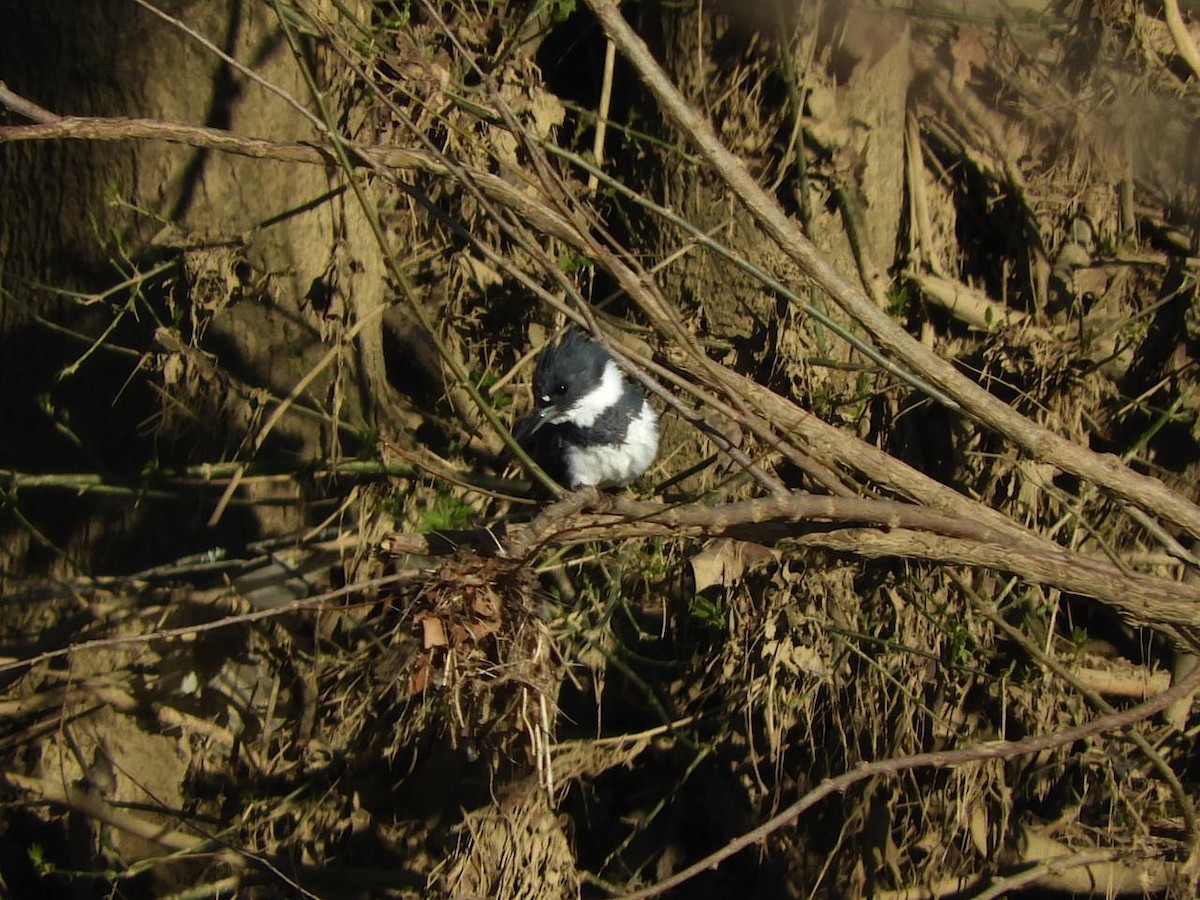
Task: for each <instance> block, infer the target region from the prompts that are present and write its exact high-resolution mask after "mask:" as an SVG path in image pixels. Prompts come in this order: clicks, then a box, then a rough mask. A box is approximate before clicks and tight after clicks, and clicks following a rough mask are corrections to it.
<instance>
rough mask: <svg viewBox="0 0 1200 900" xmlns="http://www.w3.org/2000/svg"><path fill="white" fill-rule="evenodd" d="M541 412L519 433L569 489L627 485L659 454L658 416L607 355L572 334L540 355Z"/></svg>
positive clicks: (537, 394) (537, 392)
mask: <svg viewBox="0 0 1200 900" xmlns="http://www.w3.org/2000/svg"><path fill="white" fill-rule="evenodd" d="M533 393H534V400H535V402H536V403H537V409H536V410H535V411H534V412H533V413H531V414H530V415H528V416H526V417H525V418H524V419H522V420H521V421H520V422H518V423H517V427H516V428H515V429H513V436H514V437H516V439H517V441H518V442H519V443H520V444H521V446H522V447H524V448H525V452H527V453H528V454H529V455H530V456H532V457H533V458H534V460H536V461H537V464H538V465H539V466H541V467H542V468H543V469H545V470H546V474H548V475H549V476H550V477H551V478H553V479H554V480H555V481H557V482H558V483H559V484H561V485H563V486H564V487H566V488H569V489H570V490H573V491H574V490H578V489H579V488H581V487H584V486H585V485H592V484H594V485H596V486H598V487H622V486H624V485H626V484H629V482H631V481H633V480H634V479H635V478H637V477H638V476H639V475H641V474H642V473H643V472H645V471H646V469H648V468H649V467H650V464H651V463H652V462H654V457H655V455H656V454H657V453H658V416H657V414H656V413H655V412H654V408H653V407H652V406H651V405H650V401H649V400H647V399H646V395H645V394H644V393H642V389H641V388H640V387H638V386H637V385H636V384H635V383H634V382H632V381H630V380H627V379H626V378H625V376H623V375H622V374H621V370H620V369H618V368H617V364H616V362H614V361H613V358H612V356H611V355H610V354H609V352H608V351H607V350H605V349H604V348H603V347H601V346H600V345H599V344H597V343H596V342H595V341H592V340H591V339H589V338H588V337H587V336H586V335H584V334H583V333H582V332H579V331H576V330H575V329H572V330H570V331H568V332H567V333H566V334H565V335H564V336H563V338H562V340H561V341H559V342H558V343H557V344H555V345H554V346H552V347H547V348H546V349H545V350H543V351H542V355H541V356H540V357H538V363H537V369H536V370H535V371H534V375H533Z"/></svg>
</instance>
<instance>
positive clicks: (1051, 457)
mask: <svg viewBox="0 0 1200 900" xmlns="http://www.w3.org/2000/svg"><path fill="white" fill-rule="evenodd" d="M588 6H589V7H591V9H592V11H593V12H594V13H595V15H596V17H597V18H598V19H599V20H600V22H601V23H602V24H603V26H604V30H605V33H606V34H607V35H608V36H609V38H610V39H611V40H612V41H613V42H614V43H615V44H616V45H617V47H618V48H619V49H620V50H621V52H622V53H623V54H624V55H625V58H626V59H627V60H628V61H629V63H630V64H631V65H632V66H633V68H634V69H635V70H636V71H637V73H638V75H639V77H640V78H641V80H642V82H643V83H644V84H645V85H646V87H647V88H649V89H650V91H651V92H652V93H653V94H654V95H655V97H657V98H658V101H659V103H660V104H661V106H662V108H663V110H664V111H665V112H666V113H667V115H669V116H670V117H671V119H672V120H674V122H675V123H676V125H678V126H679V128H680V129H681V130H682V131H683V132H684V133H685V134H686V135H688V136H689V137H690V138H691V139H692V140H693V141H694V142H695V144H696V145H697V146H698V147H699V148H700V151H701V154H702V155H703V156H704V157H705V158H706V159H707V160H708V162H709V164H710V165H711V166H712V167H713V169H714V170H716V172H717V173H718V174H719V175H720V176H721V177H722V178H724V179H725V182H726V184H728V185H729V187H730V188H731V189H732V190H733V191H734V193H736V194H737V196H738V198H739V199H740V200H741V201H742V203H743V204H744V205H745V207H746V208H747V209H748V210H749V211H750V213H751V214H752V215H753V216H754V217H755V219H756V220H757V221H758V223H759V225H760V226H762V228H763V229H764V230H765V231H766V232H767V233H768V234H769V235H770V236H771V238H772V239H773V240H774V241H775V242H776V243H777V244H778V245H779V247H780V248H781V249H782V250H783V251H784V252H785V253H787V254H788V256H789V257H791V259H792V260H793V261H794V262H795V263H796V264H797V265H799V266H800V267H801V269H803V270H804V272H805V273H806V274H808V275H809V276H810V277H811V278H812V279H813V280H814V281H815V282H816V283H817V284H818V285H819V286H820V287H821V288H822V289H823V290H824V291H825V292H826V293H827V294H828V295H829V296H830V298H831V299H832V300H833V301H834V302H835V303H836V304H837V305H838V306H839V307H841V308H842V310H843V311H844V312H845V313H846V314H847V315H849V316H850V317H851V318H853V319H854V320H855V321H857V322H858V323H859V324H861V325H862V326H863V328H865V329H866V330H867V332H868V333H869V334H871V335H872V336H873V337H874V338H875V339H876V340H877V341H878V342H879V344H880V346H881V347H882V348H883V349H884V350H886V351H887V352H889V353H891V354H893V355H894V356H895V357H896V358H897V359H899V360H901V361H902V362H904V363H905V364H906V365H908V366H910V367H911V368H912V369H913V370H914V371H916V372H917V373H918V374H920V375H921V376H922V377H923V378H925V379H927V380H928V381H930V382H931V383H932V384H934V385H935V386H936V387H938V388H939V389H941V390H942V391H944V392H945V393H946V394H948V395H949V396H950V397H951V398H953V399H954V400H955V401H956V402H957V403H958V404H959V405H960V406H961V407H962V409H963V411H964V412H965V413H967V414H968V415H970V416H971V417H972V418H974V419H976V420H977V421H979V422H982V423H983V424H985V425H988V426H990V427H991V428H993V429H995V430H996V431H997V432H999V433H1000V434H1002V435H1004V437H1006V438H1008V439H1009V440H1011V441H1012V442H1013V443H1015V444H1017V445H1018V446H1019V447H1021V448H1022V449H1023V450H1024V451H1025V452H1026V453H1028V454H1029V455H1030V456H1031V457H1033V458H1034V459H1038V460H1044V461H1046V462H1049V463H1051V464H1052V465H1054V466H1056V467H1057V468H1059V469H1061V470H1063V471H1064V472H1070V473H1071V474H1073V475H1077V476H1079V477H1080V478H1085V479H1087V480H1088V481H1091V482H1093V483H1095V484H1096V485H1098V486H1100V487H1102V488H1104V489H1106V490H1108V491H1110V492H1111V493H1113V494H1115V495H1116V496H1118V497H1121V498H1123V499H1125V500H1128V501H1129V502H1130V503H1133V504H1135V505H1137V506H1140V507H1141V508H1142V509H1144V510H1146V511H1147V512H1151V513H1154V514H1156V515H1161V516H1163V517H1164V518H1166V519H1168V520H1169V521H1171V522H1173V523H1175V524H1176V525H1178V526H1180V527H1181V528H1184V529H1186V530H1187V531H1189V532H1190V533H1191V534H1192V535H1194V536H1196V537H1200V507H1197V506H1196V504H1194V503H1192V502H1190V501H1188V500H1186V499H1185V498H1184V497H1182V496H1180V495H1179V494H1177V493H1175V492H1174V491H1171V490H1170V489H1169V488H1167V487H1166V485H1164V484H1163V483H1162V482H1161V481H1159V480H1157V479H1155V478H1151V477H1149V476H1146V475H1141V474H1138V473H1136V472H1134V471H1132V470H1130V469H1129V468H1128V467H1126V466H1124V465H1122V464H1121V462H1120V461H1119V460H1118V459H1117V458H1116V457H1113V456H1110V455H1106V454H1099V453H1095V452H1093V451H1091V450H1088V449H1086V448H1084V447H1081V446H1079V445H1078V444H1076V443H1074V442H1072V441H1069V440H1067V439H1066V438H1063V437H1062V436H1061V435H1058V434H1055V433H1054V432H1052V431H1050V430H1049V429H1047V428H1045V427H1043V426H1041V425H1038V424H1036V423H1035V422H1032V421H1030V420H1029V419H1027V418H1025V417H1024V416H1022V415H1021V414H1020V413H1018V412H1017V411H1016V410H1014V409H1012V408H1011V407H1010V406H1008V405H1007V404H1006V403H1004V402H1003V401H1001V400H999V399H998V398H996V397H994V396H992V395H991V394H989V393H988V392H987V391H985V390H984V389H983V388H981V387H979V385H977V384H975V383H974V382H972V381H970V380H969V379H967V378H965V377H964V376H962V375H961V374H959V373H958V372H957V371H956V370H955V369H954V367H953V366H952V365H951V364H950V363H948V362H947V361H946V360H944V359H942V358H941V357H939V356H938V355H937V354H935V353H934V352H933V351H932V350H930V349H929V348H927V347H925V346H924V345H922V344H921V343H920V342H919V341H917V340H916V339H915V338H913V337H912V336H911V335H909V334H908V333H907V332H906V331H904V330H903V329H902V328H901V327H900V326H899V325H897V324H896V323H895V322H894V321H892V319H891V318H889V317H888V315H887V313H886V312H885V311H883V310H881V309H879V308H878V307H877V306H875V304H874V303H872V302H871V299H870V298H869V297H868V296H867V295H866V293H864V291H863V290H862V289H861V288H860V287H858V286H856V285H854V284H852V283H851V282H850V281H849V280H848V279H846V278H845V277H844V276H842V275H841V273H839V272H838V271H837V270H836V269H834V267H833V266H832V265H831V264H830V263H829V261H828V260H827V259H826V258H825V257H824V256H823V255H822V254H821V253H820V251H819V250H817V248H816V246H815V245H814V244H813V243H812V242H811V241H809V240H808V238H806V237H805V236H804V233H803V232H802V231H801V229H800V226H799V225H798V224H797V223H796V222H795V221H793V220H792V219H791V218H790V217H789V216H788V215H787V214H786V213H785V212H784V211H783V209H782V208H780V206H779V204H778V203H776V202H775V200H774V199H773V198H772V197H770V196H769V195H768V194H767V193H766V192H765V191H764V190H763V189H762V187H761V186H760V185H759V184H758V182H756V181H755V180H754V177H753V176H752V175H751V174H750V172H749V171H748V170H747V168H746V166H745V164H744V163H743V162H742V161H741V160H740V159H739V158H738V157H737V156H736V155H734V154H733V153H731V152H730V151H729V150H728V149H727V148H726V147H725V146H724V145H723V144H722V143H721V141H720V139H719V138H718V137H717V135H716V133H715V132H714V131H713V128H712V126H711V124H710V123H709V122H708V120H707V119H706V118H705V117H704V116H703V115H702V114H701V112H700V111H699V110H697V109H696V108H695V107H694V106H693V105H692V104H691V103H689V102H688V100H687V99H686V98H685V97H684V96H683V95H682V94H681V93H680V92H679V89H678V88H676V87H675V85H674V84H672V83H671V81H670V79H669V78H668V77H667V74H666V73H665V72H664V71H663V69H662V67H661V66H659V64H658V63H657V62H656V61H655V60H654V57H653V56H652V55H651V53H650V49H649V48H648V47H647V46H646V43H645V42H644V41H643V40H642V39H641V38H640V37H639V36H638V35H637V34H636V33H635V32H634V31H633V29H632V28H631V27H630V26H629V23H628V22H626V21H625V19H624V18H623V17H622V15H621V12H620V7H619V5H618V4H617V3H616V2H615V0H588Z"/></svg>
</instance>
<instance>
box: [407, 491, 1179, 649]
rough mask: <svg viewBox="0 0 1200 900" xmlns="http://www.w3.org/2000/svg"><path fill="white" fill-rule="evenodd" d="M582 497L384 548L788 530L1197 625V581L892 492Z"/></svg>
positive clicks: (762, 534)
mask: <svg viewBox="0 0 1200 900" xmlns="http://www.w3.org/2000/svg"><path fill="white" fill-rule="evenodd" d="M578 497H579V495H578V494H577V495H572V496H568V497H567V499H566V500H564V501H561V502H560V503H558V504H554V505H552V506H550V507H548V508H547V509H546V510H545V511H544V512H543V513H542V514H541V515H539V516H538V518H537V519H536V520H535V521H534V522H533V523H527V524H518V525H510V526H509V527H508V528H507V530H506V532H505V533H504V534H503V535H502V536H500V537H499V539H498V537H497V534H496V532H495V531H493V530H491V529H487V530H483V531H464V532H443V533H434V534H405V533H397V534H393V535H391V536H390V537H388V538H387V539H386V540H385V541H384V544H383V549H384V551H385V552H388V553H393V554H396V555H402V554H407V553H412V554H418V555H438V554H447V553H452V552H455V551H458V550H460V549H463V548H468V549H472V550H475V551H476V552H478V553H482V554H489V555H490V554H493V553H495V552H497V549H499V550H500V551H501V552H503V553H504V554H505V555H507V556H509V557H510V558H523V557H524V556H525V555H526V554H527V553H528V552H530V551H531V550H534V549H537V548H538V547H540V546H541V545H542V544H547V545H551V546H556V547H564V546H571V545H574V544H585V543H589V542H592V541H607V542H611V541H615V540H632V539H641V538H648V537H676V538H679V537H705V538H711V537H719V536H731V537H737V538H740V539H743V540H751V541H757V542H759V543H775V542H777V541H780V540H783V539H787V540H788V541H789V542H790V543H791V544H792V545H793V546H794V547H801V548H803V547H812V548H821V549H825V550H833V551H837V552H841V553H848V554H852V555H855V556H859V557H864V558H868V559H878V558H886V557H900V558H907V559H922V560H927V561H929V562H937V563H949V564H957V565H967V566H982V567H986V568H992V569H998V570H1000V571H1004V572H1011V573H1013V574H1015V575H1017V576H1019V577H1020V578H1022V579H1024V580H1025V581H1028V582H1032V583H1035V584H1048V585H1052V586H1054V587H1057V588H1060V589H1062V590H1064V591H1068V592H1070V593H1075V594H1081V595H1083V596H1086V597H1092V598H1094V599H1096V600H1099V601H1101V602H1103V603H1106V604H1108V605H1109V606H1111V607H1113V608H1114V609H1116V610H1117V611H1118V612H1120V614H1121V615H1122V616H1124V617H1125V618H1126V619H1128V620H1129V621H1131V622H1134V623H1137V624H1142V625H1148V626H1151V627H1156V628H1161V629H1165V630H1167V631H1170V630H1171V627H1172V626H1196V627H1200V586H1195V585H1190V584H1183V583H1179V582H1175V581H1168V580H1167V579H1163V578H1156V577H1154V576H1152V575H1144V574H1140V573H1128V572H1123V571H1122V570H1121V569H1119V568H1117V567H1116V566H1114V565H1112V564H1111V563H1108V562H1104V561H1102V560H1098V559H1093V558H1091V557H1087V556H1083V555H1081V554H1079V553H1073V552H1070V551H1068V550H1064V549H1063V548H1061V547H1058V546H1056V545H1054V544H1051V543H1049V542H1048V541H1046V542H1040V541H1034V540H1032V539H1031V540H1029V541H1021V540H1015V539H1014V537H1013V535H1012V534H1011V533H1009V532H1008V531H1005V530H1002V529H998V528H996V527H994V526H993V525H992V524H991V523H990V522H987V521H985V520H981V519H979V518H977V517H971V516H962V515H955V514H948V513H942V512H938V511H935V510H931V509H927V508H925V507H920V506H915V505H913V504H908V503H900V502H897V501H892V500H869V499H860V498H853V497H824V496H817V495H812V494H788V495H785V496H771V497H765V498H760V499H756V500H742V501H738V502H734V503H726V504H721V505H715V506H705V505H702V504H698V503H692V504H688V505H686V506H664V505H662V504H661V503H655V502H649V501H637V500H628V499H622V498H619V497H611V496H600V497H598V498H597V499H596V503H595V504H594V506H593V511H592V512H581V511H580V510H581V504H580V503H579V502H578ZM830 526H835V527H833V528H831V527H830Z"/></svg>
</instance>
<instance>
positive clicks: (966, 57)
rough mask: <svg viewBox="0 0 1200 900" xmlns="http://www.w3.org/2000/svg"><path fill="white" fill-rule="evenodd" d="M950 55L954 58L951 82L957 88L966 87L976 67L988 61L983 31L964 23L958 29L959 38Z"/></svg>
mask: <svg viewBox="0 0 1200 900" xmlns="http://www.w3.org/2000/svg"><path fill="white" fill-rule="evenodd" d="M950 57H951V58H952V59H953V60H954V72H953V73H952V74H951V76H950V80H951V82H953V84H954V86H955V87H957V88H964V87H966V86H967V82H968V81H970V80H971V73H972V71H973V70H975V69H981V68H983V64H984V63H986V62H987V50H986V49H985V48H984V46H983V32H982V31H980V30H979V29H978V28H976V27H975V26H974V25H963V26H962V27H961V28H959V29H958V39H957V40H955V42H954V45H953V46H952V47H951V48H950Z"/></svg>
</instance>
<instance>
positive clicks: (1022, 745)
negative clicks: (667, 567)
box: [623, 667, 1200, 900]
mask: <svg viewBox="0 0 1200 900" xmlns="http://www.w3.org/2000/svg"><path fill="white" fill-rule="evenodd" d="M1197 688H1200V667H1197V668H1196V669H1195V670H1193V671H1192V673H1191V674H1189V675H1188V677H1187V678H1185V679H1184V680H1183V681H1180V682H1179V683H1178V684H1176V685H1175V686H1174V687H1172V688H1171V689H1170V690H1168V691H1164V692H1163V693H1161V694H1159V695H1158V696H1157V697H1153V698H1151V699H1150V700H1147V701H1146V702H1145V703H1141V704H1138V705H1137V706H1134V707H1132V708H1130V709H1127V710H1124V711H1122V712H1117V713H1113V714H1111V715H1107V716H1101V717H1100V718H1099V719H1096V720H1094V721H1092V722H1087V723H1084V724H1083V725H1076V726H1075V727H1074V728H1068V729H1067V730H1066V731H1060V732H1058V733H1057V734H1047V735H1038V736H1036V737H1031V738H1026V739H1025V740H1023V741H987V742H985V743H980V744H974V745H972V746H969V747H963V748H962V749H960V750H948V751H942V752H935V753H917V754H915V755H913V756H902V757H897V758H895V759H882V760H879V761H878V762H873V763H863V764H861V765H860V766H858V768H856V769H854V770H853V771H850V772H845V773H844V774H842V775H839V776H837V777H836V778H829V779H826V780H825V781H823V782H821V784H820V785H819V786H817V787H816V788H814V789H813V790H811V791H809V792H808V793H807V794H805V795H804V796H803V797H801V798H800V799H799V800H797V801H796V802H795V803H793V804H792V805H791V806H789V807H788V808H787V809H785V810H783V812H781V813H779V814H778V815H775V816H772V817H771V818H770V819H768V820H767V821H766V822H764V823H763V824H762V825H760V826H758V827H757V828H755V829H754V830H752V831H748V832H746V833H745V834H743V835H742V836H741V837H739V838H736V839H735V840H732V841H730V842H729V843H728V844H726V845H725V846H724V847H722V848H721V849H720V850H718V851H716V852H715V853H710V854H709V855H708V856H706V857H704V858H703V859H701V860H700V861H699V862H697V863H693V864H692V865H690V866H688V867H687V868H686V869H684V870H683V871H681V872H678V873H676V874H675V875H672V876H671V877H670V878H666V879H664V880H662V881H660V882H658V883H657V884H654V885H652V886H650V887H648V888H645V889H643V890H640V891H634V892H633V893H631V894H625V895H623V900H639V898H643V897H657V896H658V895H659V894H663V893H665V892H667V891H669V890H671V888H674V887H678V886H679V885H681V884H683V883H685V882H687V881H689V880H690V879H692V878H694V877H696V876H697V875H699V874H700V873H701V872H704V871H706V870H708V869H715V868H716V867H717V866H719V865H720V864H721V863H723V862H724V861H725V860H727V859H729V857H731V856H734V855H735V854H737V853H738V852H740V851H741V850H744V849H745V848H746V847H749V846H750V845H752V844H757V843H758V842H759V841H762V840H764V839H765V838H767V837H768V836H770V835H771V834H773V833H774V832H776V831H778V830H779V829H781V828H783V827H784V826H786V825H790V824H791V823H792V822H794V821H795V820H796V819H798V818H799V817H800V816H801V815H803V814H804V812H805V811H807V810H809V809H811V808H812V807H814V806H816V805H817V803H819V802H820V801H821V800H823V799H825V798H826V797H828V796H829V795H830V794H836V793H841V792H843V791H845V790H847V789H849V788H850V787H851V786H852V785H854V784H857V783H858V782H860V781H865V780H867V779H869V778H875V777H877V776H880V775H896V774H898V773H900V772H907V771H910V770H912V769H926V768H933V769H950V768H955V767H957V766H962V765H966V764H968V763H973V762H981V761H983V760H988V759H1014V758H1016V757H1018V756H1028V755H1030V754H1033V753H1042V752H1044V751H1046V750H1053V749H1055V748H1057V747H1062V746H1064V745H1067V744H1072V743H1074V742H1075V741H1079V740H1083V739H1084V738H1087V737H1091V736H1092V735H1095V734H1102V733H1104V732H1108V731H1122V730H1124V729H1126V728H1128V727H1129V726H1130V725H1133V724H1134V723H1136V722H1140V721H1142V720H1143V719H1147V718H1149V717H1150V716H1152V715H1154V714H1155V713H1158V712H1161V711H1162V710H1164V709H1166V708H1167V707H1168V706H1170V705H1171V703H1173V702H1174V701H1175V700H1176V699H1178V698H1179V697H1184V696H1187V694H1188V693H1190V692H1191V691H1194V690H1196V689H1197Z"/></svg>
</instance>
